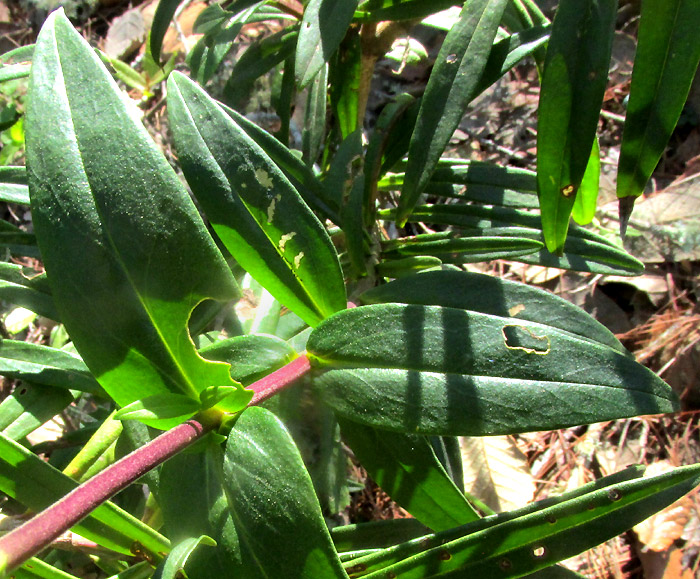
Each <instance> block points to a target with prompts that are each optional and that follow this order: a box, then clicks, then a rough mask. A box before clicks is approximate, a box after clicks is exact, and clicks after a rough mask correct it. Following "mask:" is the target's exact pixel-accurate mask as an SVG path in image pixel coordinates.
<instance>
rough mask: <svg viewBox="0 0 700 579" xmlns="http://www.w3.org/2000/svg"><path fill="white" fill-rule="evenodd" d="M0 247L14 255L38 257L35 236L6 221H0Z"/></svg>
mask: <svg viewBox="0 0 700 579" xmlns="http://www.w3.org/2000/svg"><path fill="white" fill-rule="evenodd" d="M0 247H7V248H8V249H9V250H10V252H11V253H13V254H16V255H26V256H28V257H37V258H39V257H40V254H39V249H38V247H37V245H36V237H35V235H34V234H33V233H27V232H26V231H24V230H22V229H20V228H19V227H17V226H16V225H12V223H9V222H7V221H0Z"/></svg>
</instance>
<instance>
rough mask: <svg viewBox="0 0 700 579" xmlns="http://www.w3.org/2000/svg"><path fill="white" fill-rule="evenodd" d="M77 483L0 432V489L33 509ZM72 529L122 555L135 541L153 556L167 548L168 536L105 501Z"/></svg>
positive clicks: (40, 507)
mask: <svg viewBox="0 0 700 579" xmlns="http://www.w3.org/2000/svg"><path fill="white" fill-rule="evenodd" d="M77 486H78V483H76V482H75V481H74V480H72V479H71V478H69V477H67V476H66V475H64V474H63V473H61V472H60V471H58V470H56V469H55V468H53V467H52V466H50V465H49V464H48V463H46V462H44V461H43V460H42V459H40V458H39V457H38V456H36V455H35V454H33V453H32V452H30V451H29V450H27V449H26V448H24V447H23V446H21V445H19V444H17V443H16V442H13V441H11V440H10V439H8V438H7V437H5V436H4V435H2V434H0V491H2V492H3V493H5V494H7V495H8V496H10V497H12V498H13V499H16V500H17V501H19V502H20V503H22V504H23V505H25V506H26V507H28V508H30V509H32V510H33V511H35V512H38V511H41V510H43V509H45V508H46V507H48V506H49V505H51V504H53V503H55V502H56V501H58V500H59V499H61V498H62V497H63V496H64V495H66V494H68V493H69V492H70V491H72V490H73V489H74V488H75V487H77ZM73 531H74V532H75V533H77V534H79V535H80V536H82V537H85V538H86V539H88V540H91V541H95V542H96V543H97V544H98V545H102V546H103V547H106V548H108V549H112V550H113V551H116V552H117V553H121V554H123V555H133V551H132V549H133V547H134V545H137V546H138V547H139V549H141V550H142V551H144V552H145V553H146V554H148V555H149V556H150V557H153V559H154V560H156V561H157V560H159V559H160V557H161V556H160V555H159V553H162V552H167V551H169V550H170V543H169V542H168V540H167V539H166V538H165V537H163V536H162V535H160V534H159V533H157V532H156V531H154V530H153V529H152V528H150V527H149V526H147V525H146V524H144V523H142V522H141V521H139V520H138V519H136V518H135V517H133V516H131V515H130V514H129V513H127V512H126V511H124V510H122V509H120V508H119V507H117V506H115V505H114V504H113V503H111V502H106V503H103V504H102V505H100V506H99V507H97V508H96V509H95V510H94V511H93V512H92V513H91V514H90V515H89V516H88V517H87V518H86V519H84V520H83V521H82V522H81V523H80V524H78V525H76V526H75V527H73Z"/></svg>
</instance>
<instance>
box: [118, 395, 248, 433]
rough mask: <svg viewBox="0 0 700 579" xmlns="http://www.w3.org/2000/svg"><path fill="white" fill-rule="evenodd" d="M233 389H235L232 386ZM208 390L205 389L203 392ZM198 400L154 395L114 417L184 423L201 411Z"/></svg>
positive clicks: (129, 405) (138, 401)
mask: <svg viewBox="0 0 700 579" xmlns="http://www.w3.org/2000/svg"><path fill="white" fill-rule="evenodd" d="M231 388H235V387H234V386H231ZM206 390H207V389H206V388H205V389H204V390H203V392H205V391H206ZM199 408H200V404H199V401H198V400H193V399H192V398H190V397H189V396H184V395H182V394H170V393H168V394H154V395H153V396H146V397H145V398H142V399H140V400H136V401H134V402H132V403H131V404H127V405H126V406H123V407H122V408H121V409H119V410H118V411H117V413H116V414H115V415H114V418H115V419H116V420H141V421H142V422H146V421H148V423H149V424H159V423H160V421H162V420H163V421H169V420H173V419H175V420H177V421H178V422H183V421H185V420H187V419H188V418H191V417H192V416H194V414H195V413H196V412H197V410H199Z"/></svg>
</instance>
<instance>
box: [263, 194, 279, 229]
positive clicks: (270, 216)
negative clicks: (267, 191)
mask: <svg viewBox="0 0 700 579" xmlns="http://www.w3.org/2000/svg"><path fill="white" fill-rule="evenodd" d="M280 199H282V195H275V197H273V199H272V201H270V206H269V207H268V208H267V222H268V223H272V219H273V217H274V216H275V206H276V205H277V202H278V201H279V200H280Z"/></svg>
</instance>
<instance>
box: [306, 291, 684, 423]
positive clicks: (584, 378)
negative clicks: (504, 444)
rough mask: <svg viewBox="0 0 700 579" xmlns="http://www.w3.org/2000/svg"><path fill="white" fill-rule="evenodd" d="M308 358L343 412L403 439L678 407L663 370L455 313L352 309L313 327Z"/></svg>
mask: <svg viewBox="0 0 700 579" xmlns="http://www.w3.org/2000/svg"><path fill="white" fill-rule="evenodd" d="M307 351H308V356H309V359H310V360H311V362H312V365H313V367H315V369H316V370H315V372H314V375H313V383H314V386H315V388H316V390H317V391H318V393H319V395H320V396H321V397H322V399H323V400H324V401H325V402H326V403H327V404H329V405H330V406H331V407H332V408H333V409H334V410H335V411H336V413H338V414H339V415H340V416H344V417H346V418H348V419H349V420H353V421H355V422H360V423H362V424H366V425H369V426H373V427H376V428H381V429H386V430H394V431H399V432H411V433H422V434H440V435H488V434H508V433H515V432H526V431H533V430H551V429H556V428H563V427H565V426H571V425H574V424H586V423H590V422H600V421H603V420H610V419H613V418H622V417H626V416H637V415H640V414H658V413H662V412H670V411H672V410H673V409H675V408H676V407H677V404H678V402H677V397H676V395H675V394H674V393H673V392H672V390H671V389H670V388H669V387H668V386H667V385H666V384H665V383H664V382H663V381H662V380H661V379H660V378H658V377H657V376H656V375H654V373H653V372H651V371H650V370H648V369H646V368H644V367H643V366H641V365H640V364H637V363H636V362H635V361H634V360H632V359H630V358H629V357H627V356H625V355H624V354H621V353H620V352H618V351H616V350H613V349H612V348H609V347H607V346H604V345H602V344H598V343H594V342H590V341H588V340H584V339H582V338H580V337H576V336H574V335H572V334H570V333H569V332H564V331H562V330H560V329H558V328H555V327H553V326H550V325H547V324H542V323H536V322H530V321H528V320H520V319H518V320H514V319H513V318H511V317H501V316H494V315H489V314H482V313H478V312H473V311H467V310H462V309H456V308H443V307H437V306H414V305H402V304H381V305H371V306H364V307H360V308H353V309H350V310H346V311H344V312H340V313H338V314H336V315H334V316H333V317H331V318H329V319H328V320H326V321H325V322H324V323H322V324H321V325H320V326H319V327H318V328H316V329H315V330H314V332H313V333H312V334H311V337H310V338H309V341H308V344H307ZM572 352H576V356H572V355H571V353H572Z"/></svg>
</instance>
